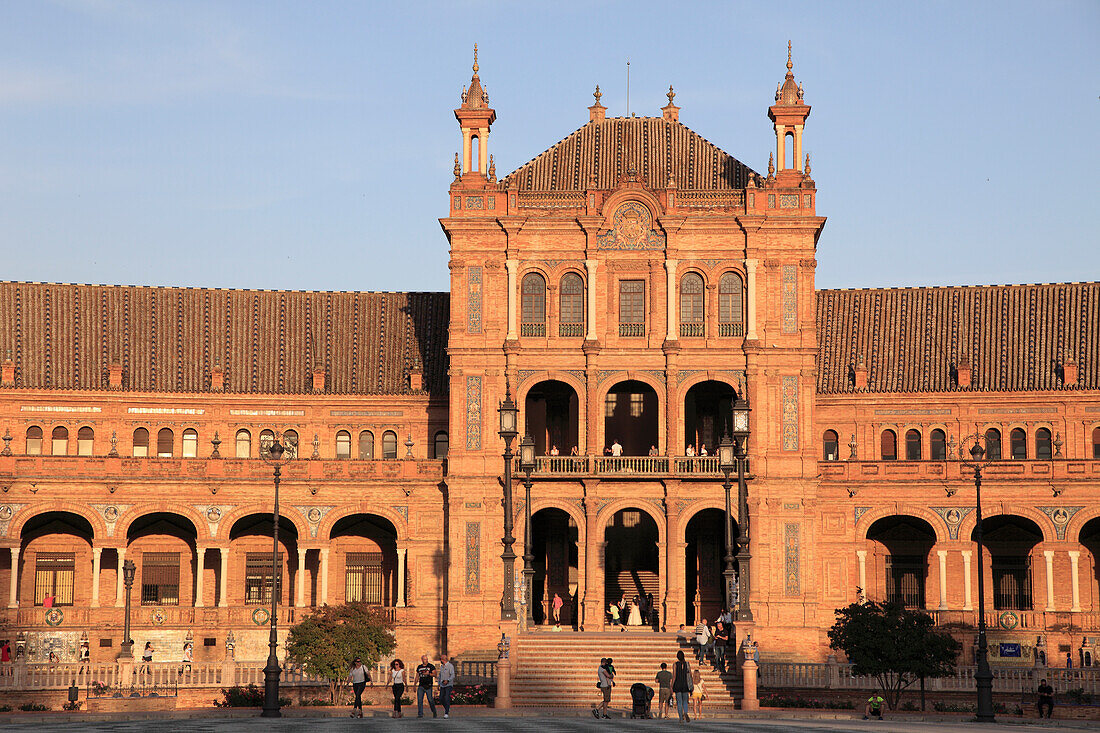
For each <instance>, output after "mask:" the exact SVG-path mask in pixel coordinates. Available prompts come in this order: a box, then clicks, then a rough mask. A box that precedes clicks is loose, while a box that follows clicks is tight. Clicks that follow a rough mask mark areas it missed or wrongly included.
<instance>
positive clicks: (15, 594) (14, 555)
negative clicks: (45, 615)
mask: <svg viewBox="0 0 1100 733" xmlns="http://www.w3.org/2000/svg"><path fill="white" fill-rule="evenodd" d="M18 606H19V548H18V547H13V548H11V585H10V586H9V587H8V608H17V607H18Z"/></svg>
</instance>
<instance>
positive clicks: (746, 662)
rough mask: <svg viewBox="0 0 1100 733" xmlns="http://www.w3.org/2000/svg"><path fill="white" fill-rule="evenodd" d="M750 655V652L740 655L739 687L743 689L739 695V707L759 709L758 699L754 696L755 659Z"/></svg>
mask: <svg viewBox="0 0 1100 733" xmlns="http://www.w3.org/2000/svg"><path fill="white" fill-rule="evenodd" d="M750 655H751V652H750V653H746V654H743V655H742V661H741V689H742V691H743V696H742V697H741V709H742V710H759V709H760V699H759V698H758V697H757V696H756V672H757V664H756V660H754V659H753V658H752V656H750Z"/></svg>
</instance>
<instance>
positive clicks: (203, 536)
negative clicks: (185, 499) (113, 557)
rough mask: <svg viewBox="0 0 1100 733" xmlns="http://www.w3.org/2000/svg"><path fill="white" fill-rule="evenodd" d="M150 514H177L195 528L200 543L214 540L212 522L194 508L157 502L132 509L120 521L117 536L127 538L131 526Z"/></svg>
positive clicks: (139, 505)
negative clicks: (211, 532)
mask: <svg viewBox="0 0 1100 733" xmlns="http://www.w3.org/2000/svg"><path fill="white" fill-rule="evenodd" d="M149 514H176V515H178V516H181V517H183V518H184V519H187V520H188V521H189V522H191V524H192V525H194V527H195V537H196V538H197V539H198V540H199V541H204V540H212V539H213V537H211V536H210V522H209V521H208V520H207V519H206V518H205V517H203V516H201V515H200V514H199V513H198V512H197V511H196V510H195V508H194V507H190V506H187V505H186V504H177V503H175V502H157V503H155V504H138V505H136V506H133V507H130V509H129V510H127V512H126V513H125V514H123V515H122V516H121V517H119V519H118V524H116V525H115V536H116V537H123V538H124V537H126V536H127V534H128V533H129V531H130V526H131V525H132V524H133V523H134V522H136V521H137V520H139V519H141V518H142V517H144V516H148V515H149Z"/></svg>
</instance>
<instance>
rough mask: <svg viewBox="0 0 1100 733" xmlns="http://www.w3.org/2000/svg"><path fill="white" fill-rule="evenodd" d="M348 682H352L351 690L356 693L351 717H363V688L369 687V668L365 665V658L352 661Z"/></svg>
mask: <svg viewBox="0 0 1100 733" xmlns="http://www.w3.org/2000/svg"><path fill="white" fill-rule="evenodd" d="M348 682H350V683H351V691H352V692H354V693H355V702H354V703H352V707H351V717H353V718H362V717H363V690H364V689H366V687H367V668H366V667H364V666H363V660H361V659H360V658H359V657H356V658H355V661H353V662H352V663H351V671H350V672H348Z"/></svg>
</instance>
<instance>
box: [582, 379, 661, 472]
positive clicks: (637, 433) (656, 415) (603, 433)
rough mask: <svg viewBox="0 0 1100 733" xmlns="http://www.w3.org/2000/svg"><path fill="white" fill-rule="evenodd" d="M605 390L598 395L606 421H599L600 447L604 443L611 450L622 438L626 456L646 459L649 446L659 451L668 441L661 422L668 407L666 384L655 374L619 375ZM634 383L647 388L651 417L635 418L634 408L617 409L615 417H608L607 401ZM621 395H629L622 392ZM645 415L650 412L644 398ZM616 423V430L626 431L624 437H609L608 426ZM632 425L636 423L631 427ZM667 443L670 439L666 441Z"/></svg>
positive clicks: (640, 415)
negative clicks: (666, 402) (656, 377)
mask: <svg viewBox="0 0 1100 733" xmlns="http://www.w3.org/2000/svg"><path fill="white" fill-rule="evenodd" d="M608 381H609V382H610V383H609V384H608V386H607V388H606V389H601V390H600V394H599V397H598V399H599V403H598V404H600V405H601V412H603V415H604V417H603V419H602V420H597V421H596V424H597V426H598V427H597V429H598V430H599V431H600V434H599V435H598V438H599V439H600V440H599V441H598V445H599V444H602V445H603V446H604V447H610V446H611V445H612V442H613V441H614V440H616V439H618V438H620V437H622V438H624V439H625V440H624V441H623V443H622V447H623V455H624V456H644V455H647V454H648V453H649V446H650V445H652V446H655V447H656V448H657V449H658V452H660V448H661V446H662V443H664V442H665V441H664V440H662V438H665V435H664V430H663V429H662V423H663V422H664V420H665V415H666V412H665V411H666V410H667V409H668V406H667V405H665V404H664V396H663V394H664V385H662V384H661V383H660V382H658V381H657V380H656V379H655V378H654V377H653V376H652V375H649V374H639V373H638V372H634V371H629V372H618V373H616V374H615V375H614V377H613V379H612V380H608ZM631 382H634V383H636V384H639V385H641V386H643V387H648V388H649V389H650V390H651V391H652V393H653V395H652V416H649V415H646V417H645V418H643V417H642V414H639V415H632V414H631V412H632V411H633V407H631V408H630V410H629V411H627V410H620V409H619V408H616V413H615V415H614V416H610V417H609V416H608V415H607V412H606V405H607V398H608V396H609V395H611V394H612V393H613V392H618V391H619V390H620V388H622V387H625V386H627V385H629V384H630V383H631ZM619 394H626V393H624V392H619ZM642 413H643V414H645V413H648V409H647V408H646V406H645V395H644V393H643V397H642ZM609 423H617V425H616V426H615V427H613V430H621V431H625V433H626V434H623V435H608V424H609ZM630 423H637V424H635V425H631V424H630ZM665 440H667V438H665Z"/></svg>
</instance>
